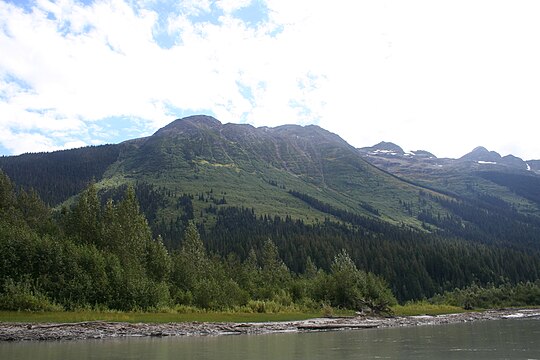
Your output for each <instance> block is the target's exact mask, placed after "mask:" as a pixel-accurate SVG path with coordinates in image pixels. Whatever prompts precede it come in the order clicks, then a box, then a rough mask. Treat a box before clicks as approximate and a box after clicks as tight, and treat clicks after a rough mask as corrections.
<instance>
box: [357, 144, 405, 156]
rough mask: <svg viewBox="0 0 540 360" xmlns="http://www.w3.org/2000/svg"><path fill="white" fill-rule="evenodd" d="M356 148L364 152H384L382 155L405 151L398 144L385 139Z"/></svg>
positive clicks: (402, 153)
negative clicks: (371, 144)
mask: <svg viewBox="0 0 540 360" xmlns="http://www.w3.org/2000/svg"><path fill="white" fill-rule="evenodd" d="M358 150H360V151H362V152H364V153H373V154H384V155H404V154H405V152H404V151H403V149H402V148H401V147H400V146H398V145H396V144H394V143H392V142H386V141H381V142H380V143H378V144H377V145H373V146H371V147H364V148H360V149H358Z"/></svg>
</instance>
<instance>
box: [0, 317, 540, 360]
mask: <svg viewBox="0 0 540 360" xmlns="http://www.w3.org/2000/svg"><path fill="white" fill-rule="evenodd" d="M0 359H6V360H8V359H9V360H41V359H63V360H70V359H74V360H86V359H88V360H89V359H132V360H138V359H141V360H142V359H144V360H147V359H155V360H169V359H204V360H213V359H216V360H217V359H219V360H232V359H235V360H236V359H258V360H263V359H280V360H282V359H294V360H299V359H310V360H316V359H332V360H348V359H540V319H539V318H534V319H507V320H493V321H478V322H472V323H460V324H449V325H428V326H415V327H400V328H386V329H369V330H367V329H364V330H352V331H334V332H317V333H299V334H298V333H296V334H268V335H254V336H249V335H240V336H218V337H171V338H127V339H126V338H124V339H114V340H84V341H58V342H49V341H46V342H11V343H10V342H4V343H0Z"/></svg>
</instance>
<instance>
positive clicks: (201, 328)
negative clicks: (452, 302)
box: [0, 309, 540, 341]
mask: <svg viewBox="0 0 540 360" xmlns="http://www.w3.org/2000/svg"><path fill="white" fill-rule="evenodd" d="M528 317H540V309H501V310H489V311H483V312H472V313H461V314H449V315H438V316H428V315H424V316H396V317H388V318H381V317H367V316H358V317H347V318H317V319H310V320H302V321H285V322H267V323H209V322H208V323H205V322H186V323H167V324H146V323H137V324H132V323H122V322H105V321H88V322H80V323H65V324H58V323H56V324H53V323H46V324H35V323H0V341H43V340H47V341H51V340H84V339H111V338H121V337H143V336H154V337H164V336H218V335H242V334H245V335H256V334H270V333H298V332H310V331H337V330H352V329H369V328H390V327H399V326H422V325H442V324H453V323H462V322H470V321H485V320H498V319H512V318H528Z"/></svg>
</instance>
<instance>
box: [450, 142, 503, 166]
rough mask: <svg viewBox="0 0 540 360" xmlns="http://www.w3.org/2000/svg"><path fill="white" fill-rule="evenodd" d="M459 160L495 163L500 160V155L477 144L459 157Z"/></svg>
mask: <svg viewBox="0 0 540 360" xmlns="http://www.w3.org/2000/svg"><path fill="white" fill-rule="evenodd" d="M459 160H462V161H477V162H478V161H482V162H490V163H491V162H493V163H496V162H500V161H501V155H500V154H499V153H498V152H495V151H489V150H488V149H486V148H485V147H483V146H477V147H475V148H474V149H473V151H471V152H470V153H468V154H465V155H463V156H462V157H461V158H459Z"/></svg>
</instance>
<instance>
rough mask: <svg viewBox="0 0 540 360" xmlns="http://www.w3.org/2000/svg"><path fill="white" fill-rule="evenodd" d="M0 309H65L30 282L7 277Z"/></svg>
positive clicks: (0, 294) (0, 298)
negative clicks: (15, 280) (16, 280)
mask: <svg viewBox="0 0 540 360" xmlns="http://www.w3.org/2000/svg"><path fill="white" fill-rule="evenodd" d="M0 309H2V310H8V311H63V310H64V309H63V307H62V306H60V305H57V304H54V303H53V302H52V301H51V300H50V299H49V298H48V297H47V296H46V295H44V294H42V293H41V292H39V291H37V290H35V289H34V287H33V286H32V285H31V284H30V283H29V282H18V283H16V282H14V281H13V280H12V279H7V280H5V282H4V286H3V291H2V293H0Z"/></svg>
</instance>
